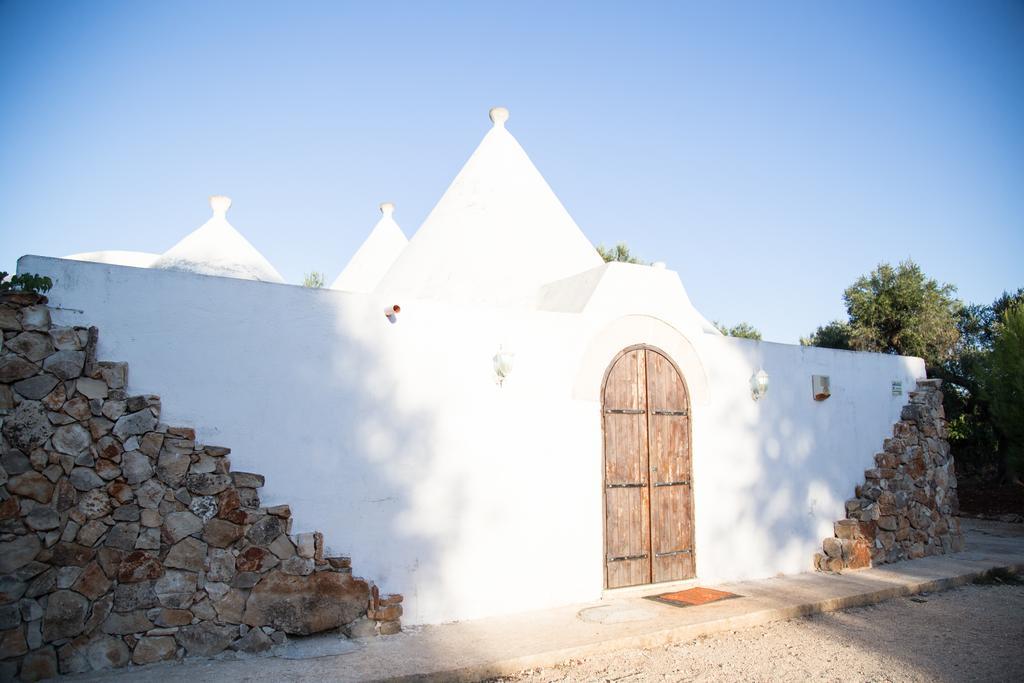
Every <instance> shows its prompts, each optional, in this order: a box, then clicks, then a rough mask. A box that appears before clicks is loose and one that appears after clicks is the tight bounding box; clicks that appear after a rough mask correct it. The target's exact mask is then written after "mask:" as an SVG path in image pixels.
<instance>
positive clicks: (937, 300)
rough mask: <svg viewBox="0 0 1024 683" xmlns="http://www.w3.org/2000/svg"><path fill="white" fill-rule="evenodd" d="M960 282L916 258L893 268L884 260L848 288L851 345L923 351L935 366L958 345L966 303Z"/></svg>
mask: <svg viewBox="0 0 1024 683" xmlns="http://www.w3.org/2000/svg"><path fill="white" fill-rule="evenodd" d="M955 293H956V287H954V286H953V285H950V284H941V285H940V284H939V283H938V282H937V281H935V280H933V279H929V278H927V277H925V274H924V273H923V272H922V271H921V268H920V267H919V266H918V265H917V264H916V263H914V262H913V261H904V262H902V263H900V264H899V265H898V266H897V267H895V268H893V267H892V266H891V265H889V264H888V263H882V264H880V265H879V266H878V267H877V268H875V270H873V271H871V274H870V275H867V276H865V277H861V278H859V279H858V280H857V281H856V282H854V283H853V284H852V285H851V286H850V287H848V288H847V289H846V291H845V292H844V293H843V300H844V301H845V302H846V312H847V313H848V314H849V316H850V323H849V325H850V346H851V348H853V349H856V350H859V351H879V352H882V353H896V354H900V355H906V356H920V357H921V358H923V359H924V360H925V363H926V364H927V365H928V366H930V367H936V366H939V365H941V364H942V363H944V362H946V361H948V360H949V359H950V358H951V357H952V356H953V353H954V351H955V350H956V346H957V342H958V340H959V338H960V332H959V330H958V328H957V322H958V320H959V314H960V309H961V308H962V304H961V303H960V302H959V301H957V300H956V299H954V298H953V295H954V294H955Z"/></svg>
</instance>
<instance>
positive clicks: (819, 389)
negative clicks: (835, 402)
mask: <svg viewBox="0 0 1024 683" xmlns="http://www.w3.org/2000/svg"><path fill="white" fill-rule="evenodd" d="M830 385H831V383H830V382H829V379H828V375H811V393H812V394H813V395H814V400H815V401H824V400H825V399H826V398H828V397H829V396H831V395H832V389H831V386H830Z"/></svg>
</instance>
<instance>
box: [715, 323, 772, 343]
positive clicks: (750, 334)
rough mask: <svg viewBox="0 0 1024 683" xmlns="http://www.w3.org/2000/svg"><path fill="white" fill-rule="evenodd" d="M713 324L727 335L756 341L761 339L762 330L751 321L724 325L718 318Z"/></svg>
mask: <svg viewBox="0 0 1024 683" xmlns="http://www.w3.org/2000/svg"><path fill="white" fill-rule="evenodd" d="M713 324H714V326H715V328H717V329H718V331H719V332H721V333H722V334H724V335H725V336H727V337H740V338H741V339H754V340H756V341H761V331H760V330H758V329H757V328H756V327H754V326H753V325H751V324H750V323H746V322H742V323H739V324H737V325H733V326H732V327H729V326H728V325H723V324H721V323H720V322H718V321H717V320H716V321H715V322H714V323H713Z"/></svg>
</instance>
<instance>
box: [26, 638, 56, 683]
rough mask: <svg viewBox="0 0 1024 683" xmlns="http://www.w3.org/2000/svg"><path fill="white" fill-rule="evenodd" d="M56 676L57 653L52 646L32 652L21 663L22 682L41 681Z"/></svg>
mask: <svg viewBox="0 0 1024 683" xmlns="http://www.w3.org/2000/svg"><path fill="white" fill-rule="evenodd" d="M56 676H57V651H56V650H55V649H54V648H53V646H52V645H47V646H46V647H41V648H39V649H38V650H34V651H32V652H30V653H28V654H27V655H25V659H23V660H22V661H21V673H20V674H19V678H20V679H21V680H22V681H41V680H44V679H48V678H56Z"/></svg>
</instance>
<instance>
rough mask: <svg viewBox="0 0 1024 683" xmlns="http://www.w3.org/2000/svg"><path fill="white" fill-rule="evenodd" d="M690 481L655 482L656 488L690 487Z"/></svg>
mask: <svg viewBox="0 0 1024 683" xmlns="http://www.w3.org/2000/svg"><path fill="white" fill-rule="evenodd" d="M689 484H690V480H689V479H683V480H682V481H656V482H654V486H655V488H657V487H658V486H689Z"/></svg>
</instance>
